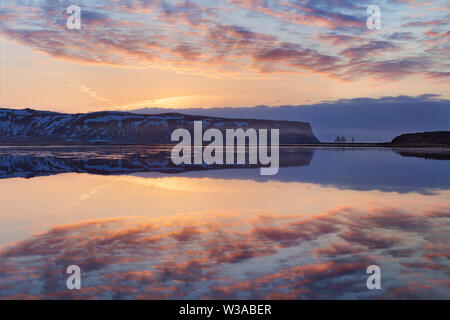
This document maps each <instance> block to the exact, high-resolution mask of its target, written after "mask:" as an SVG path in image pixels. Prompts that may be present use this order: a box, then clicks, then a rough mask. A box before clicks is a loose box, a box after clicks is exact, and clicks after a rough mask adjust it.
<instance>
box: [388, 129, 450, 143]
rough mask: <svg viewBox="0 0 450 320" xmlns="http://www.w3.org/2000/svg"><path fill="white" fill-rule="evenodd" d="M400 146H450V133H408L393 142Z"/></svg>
mask: <svg viewBox="0 0 450 320" xmlns="http://www.w3.org/2000/svg"><path fill="white" fill-rule="evenodd" d="M392 144H393V145H398V146H450V131H435V132H418V133H407V134H402V135H401V136H398V137H396V138H395V139H394V140H392Z"/></svg>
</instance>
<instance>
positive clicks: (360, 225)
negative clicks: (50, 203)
mask: <svg viewBox="0 0 450 320" xmlns="http://www.w3.org/2000/svg"><path fill="white" fill-rule="evenodd" d="M448 209H449V208H445V207H442V208H439V209H438V210H435V209H430V210H427V211H426V212H424V213H420V214H419V213H417V214H412V213H405V212H402V211H400V210H398V209H396V208H384V207H380V208H373V209H372V210H370V211H369V212H361V211H360V210H358V209H356V208H338V209H336V210H332V211H330V212H328V213H326V214H323V215H320V216H315V217H312V218H311V217H309V218H301V217H295V216H294V217H293V216H285V217H280V216H267V215H266V216H261V217H259V218H256V219H254V218H253V219H252V220H249V221H247V220H245V218H242V217H241V218H239V217H236V216H235V215H233V216H232V217H230V219H231V220H229V221H233V223H229V222H225V221H226V220H227V218H226V215H221V216H214V215H210V216H196V217H194V218H192V217H190V218H183V217H176V218H170V219H163V220H161V219H159V220H138V219H131V218H118V219H109V220H95V221H88V222H83V223H76V224H71V225H63V226H59V227H55V228H53V229H52V230H50V231H48V232H46V233H43V234H40V235H36V236H34V237H32V238H30V239H28V240H25V241H23V242H20V243H17V244H14V245H11V246H10V247H7V248H5V249H4V250H3V251H2V252H1V253H0V297H1V298H18V297H21V298H33V297H40V298H56V297H58V298H75V297H78V298H80V297H83V298H152V299H163V298H193V299H196V298H229V299H244V298H256V299H262V298H280V299H282V298H293V299H298V298H306V299H311V298H315V299H320V298H375V297H377V298H383V297H391V298H404V297H413V298H431V297H434V298H446V297H447V298H448V297H450V292H449V290H448V286H447V283H446V280H447V279H448V275H449V273H450V269H449V263H448V261H449V255H448V250H447V249H448V241H447V240H448V239H447V240H446V237H447V236H446V235H447V234H448V232H449V226H450V225H449V221H448V215H444V214H442V212H448V211H449V210H448ZM421 226H422V227H421ZM373 263H376V264H379V265H381V266H382V272H383V290H382V291H380V292H370V291H368V290H367V288H366V287H365V280H366V275H365V268H367V266H368V265H370V264H373ZM71 264H77V265H79V266H80V267H81V269H82V276H83V287H84V289H83V290H81V291H79V292H76V293H71V292H68V291H67V290H65V277H66V275H65V273H64V270H65V267H67V266H68V265H71ZM412 276H413V279H410V277H412ZM30 279H32V280H30ZM410 280H411V281H414V283H415V284H416V286H415V287H411V286H410V284H409V281H410Z"/></svg>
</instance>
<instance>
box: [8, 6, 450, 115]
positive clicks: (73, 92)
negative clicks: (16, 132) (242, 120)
mask: <svg viewBox="0 0 450 320" xmlns="http://www.w3.org/2000/svg"><path fill="white" fill-rule="evenodd" d="M71 5H77V6H79V7H80V9H81V28H80V29H68V28H67V26H66V24H67V19H68V18H69V17H70V14H68V13H67V12H66V10H67V8H68V7H69V6H71ZM370 5H378V6H379V8H380V15H381V24H380V29H379V30H376V29H375V30H370V29H369V28H368V26H367V24H366V21H367V19H368V18H369V16H370V14H368V13H367V8H368V6H370ZM0 17H1V20H0V30H1V40H0V66H1V68H0V76H1V77H0V80H1V82H0V107H4V108H24V107H30V108H34V109H42V110H53V111H60V112H71V113H74V112H91V111H99V110H107V109H108V110H134V109H140V108H145V107H148V108H156V107H159V108H173V109H183V108H217V107H254V106H257V105H266V106H281V105H311V104H317V103H321V102H323V101H337V100H341V99H354V98H371V99H379V98H381V97H386V96H410V97H417V96H421V95H429V94H432V95H434V96H435V97H439V98H440V99H448V98H449V96H450V90H449V89H448V87H449V86H448V83H449V77H450V64H449V61H450V60H449V37H450V32H449V31H448V26H449V22H450V5H449V3H448V1H445V0H442V1H441V0H431V1H418V0H368V1H365V0H363V1H350V0H314V1H308V0H305V1H300V0H217V1H210V0H208V1H206V0H195V1H175V0H154V1H152V0H136V1H129V0H90V1H82V0H79V1H76V0H15V1H13V0H3V1H2V5H1V9H0Z"/></svg>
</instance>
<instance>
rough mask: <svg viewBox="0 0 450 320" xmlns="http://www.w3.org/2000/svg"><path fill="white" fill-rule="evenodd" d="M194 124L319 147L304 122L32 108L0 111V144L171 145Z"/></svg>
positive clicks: (282, 141) (285, 142) (317, 141)
mask: <svg viewBox="0 0 450 320" xmlns="http://www.w3.org/2000/svg"><path fill="white" fill-rule="evenodd" d="M194 121H202V122H203V127H204V130H207V129H209V128H216V129H219V130H221V131H222V132H223V133H225V130H226V129H238V128H242V129H244V130H245V129H247V128H254V129H280V144H310V143H319V140H317V138H316V137H315V136H314V133H313V132H312V129H311V126H310V125H309V123H306V122H294V121H272V120H253V119H226V118H213V117H202V116H189V115H183V114H178V113H166V114H160V115H139V114H133V113H127V112H113V111H105V112H94V113H86V114H63V113H56V112H47V111H36V110H32V109H24V110H13V109H0V144H2V145H57V144H61V145H74V144H83V145H84V144H108V145H111V144H112V145H114V144H144V145H160V144H172V142H171V134H172V132H173V131H174V130H175V129H177V128H185V129H188V130H190V131H191V132H193V123H194ZM269 141H270V140H269Z"/></svg>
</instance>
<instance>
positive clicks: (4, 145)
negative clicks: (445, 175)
mask: <svg viewBox="0 0 450 320" xmlns="http://www.w3.org/2000/svg"><path fill="white" fill-rule="evenodd" d="M175 145H176V144H132V143H127V144H100V143H99V144H95V143H87V144H64V145H62V144H50V143H42V144H40V143H34V144H29V143H15V144H10V143H2V142H0V147H2V148H13V147H29V148H32V147H52V148H72V147H174V146H175ZM280 147H305V148H324V147H325V148H416V149H425V148H442V149H450V145H439V144H404V145H403V144H392V143H390V142H367V143H332V142H323V143H310V144H304V143H303V144H280Z"/></svg>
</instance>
